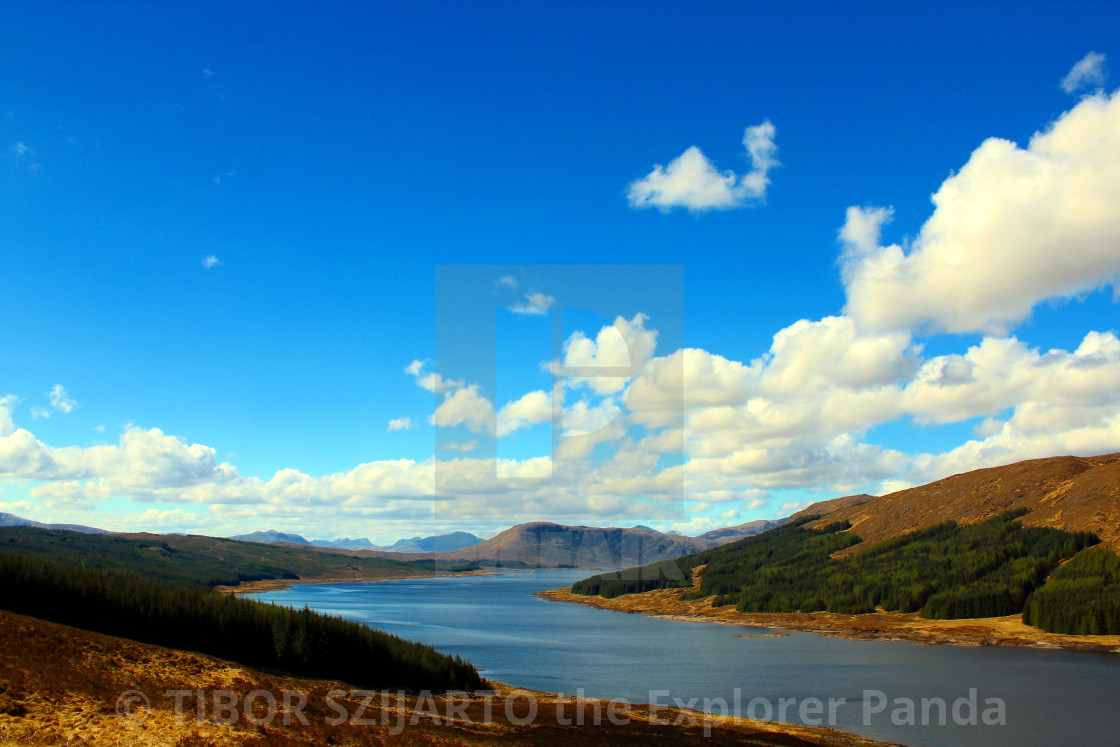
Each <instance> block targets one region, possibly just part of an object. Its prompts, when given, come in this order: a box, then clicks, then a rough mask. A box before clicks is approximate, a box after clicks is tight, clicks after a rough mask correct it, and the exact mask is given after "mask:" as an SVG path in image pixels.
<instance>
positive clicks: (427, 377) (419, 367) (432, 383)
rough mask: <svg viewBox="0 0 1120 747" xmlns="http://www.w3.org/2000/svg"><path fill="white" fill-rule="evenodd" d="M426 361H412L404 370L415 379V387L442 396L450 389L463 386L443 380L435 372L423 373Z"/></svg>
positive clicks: (459, 383) (451, 380)
mask: <svg viewBox="0 0 1120 747" xmlns="http://www.w3.org/2000/svg"><path fill="white" fill-rule="evenodd" d="M426 365H427V361H421V360H414V361H412V363H409V364H408V365H407V366H405V368H404V372H405V373H406V374H408V375H409V376H413V377H415V378H416V385H417V386H419V387H420V388H422V389H427V390H428V391H429V392H432V393H433V394H443V393H444V392H447V391H449V390H452V389H458V388H459V387H461V386H463V382H462V381H458V380H453V379H445V378H443V377H442V376H440V375H439V374H438V373H436V372H434V371H433V372H431V373H425V371H424V367H425V366H426Z"/></svg>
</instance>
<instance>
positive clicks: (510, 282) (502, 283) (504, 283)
mask: <svg viewBox="0 0 1120 747" xmlns="http://www.w3.org/2000/svg"><path fill="white" fill-rule="evenodd" d="M494 285H496V286H498V287H499V288H510V289H511V290H517V278H515V277H514V276H513V275H502V276H501V277H500V278H498V279H497V280H495V281H494Z"/></svg>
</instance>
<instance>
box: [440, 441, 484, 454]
mask: <svg viewBox="0 0 1120 747" xmlns="http://www.w3.org/2000/svg"><path fill="white" fill-rule="evenodd" d="M439 448H440V450H442V451H460V452H464V453H466V452H470V451H474V450H475V449H477V448H478V441H464V442H462V443H456V442H455V441H448V442H447V443H442V444H440V445H439Z"/></svg>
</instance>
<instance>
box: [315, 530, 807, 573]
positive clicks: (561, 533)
mask: <svg viewBox="0 0 1120 747" xmlns="http://www.w3.org/2000/svg"><path fill="white" fill-rule="evenodd" d="M783 521H785V519H781V520H779V521H752V522H748V523H746V524H740V525H739V526H736V527H727V528H724V529H714V530H712V531H710V532H707V533H705V534H702V535H700V536H699V537H686V536H684V535H681V534H679V533H675V532H672V533H669V532H658V531H656V530H654V529H650V528H649V527H645V526H641V525H639V526H635V527H629V528H619V527H607V528H603V527H587V526H567V525H564V524H554V523H552V522H547V521H534V522H529V523H527V524H518V525H517V526H513V527H510V528H509V529H506V530H505V531H503V532H500V533H499V534H497V535H495V536H494V537H491V538H490V539H488V540H481V541H479V540H478V538H477V537H475V536H474V535H472V534H467V533H465V532H456V533H454V534H450V535H442V536H441V537H429V538H424V539H421V540H418V539H417V538H413V539H410V540H402V541H400V542H398V543H397V544H396V545H395V546H393V547H392V549H388V548H386V549H380V550H346V549H344V548H327V547H319V548H316V549H319V550H322V551H324V552H344V553H346V554H348V555H353V556H355V557H379V558H387V559H392V560H411V559H425V560H440V561H452V562H454V561H472V562H473V561H479V562H487V563H502V564H506V565H509V566H518V565H528V566H546V567H556V566H575V567H580V568H603V567H623V566H634V565H642V564H645V563H656V562H658V561H661V560H671V559H673V558H679V557H681V556H682V555H688V554H689V553H693V552H697V551H700V550H707V549H709V548H712V547H716V546H718V545H722V544H725V543H727V542H733V541H735V540H737V539H741V538H742V537H746V536H750V535H751V534H756V533H758V532H762V531H765V530H766V529H769V528H771V527H773V526H776V525H778V524H780V523H781V522H783ZM462 537H465V538H473V540H476V541H477V544H473V545H470V546H466V547H460V548H459V549H456V550H447V551H442V552H441V551H433V550H426V549H424V548H428V547H437V548H438V547H440V545H439V544H438V541H439V540H441V539H442V538H447V541H449V542H450V541H452V540H453V539H455V538H462ZM426 540H433V542H432V543H429V542H427V541H426Z"/></svg>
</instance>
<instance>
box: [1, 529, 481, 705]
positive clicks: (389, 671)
mask: <svg viewBox="0 0 1120 747" xmlns="http://www.w3.org/2000/svg"><path fill="white" fill-rule="evenodd" d="M6 545H7V543H0V600H2V605H3V607H4V608H6V609H8V610H11V611H12V612H16V613H19V614H23V615H30V616H33V617H38V618H41V619H44V620H49V621H51V622H56V623H62V624H64V625H72V626H74V627H78V628H82V629H84V630H91V631H95V632H98V633H105V634H108V635H114V636H120V637H122V638H130V639H132V640H136V641H141V642H144V643H152V644H155V645H159V646H167V647H170V648H177V649H184V650H188V651H197V652H199V653H203V654H209V655H211V656H217V657H219V658H223V659H228V660H231V661H235V662H238V663H240V664H243V665H245V666H248V667H252V668H256V669H262V670H266V671H273V672H278V673H283V674H288V675H292V676H296V677H310V678H317V679H337V680H342V681H345V682H348V683H351V684H354V685H358V686H359V687H364V688H368V689H382V688H385V689H398V688H399V689H406V690H422V689H430V690H473V689H476V688H480V687H482V685H483V683H482V680H481V678H480V677H479V675H478V672H477V671H476V670H475V668H474V667H473V666H472V665H471V664H469V663H468V662H466V661H464V660H463V659H461V658H460V657H458V656H448V655H446V654H442V653H440V652H438V651H436V650H435V649H434V648H432V647H431V646H427V645H424V644H421V643H415V642H412V641H407V640H404V639H402V638H399V637H397V636H394V635H390V634H388V633H384V632H381V631H377V630H373V629H372V628H369V627H366V626H364V625H361V624H359V623H356V622H352V621H349V620H344V619H342V618H339V617H333V616H330V615H324V614H321V613H318V612H314V611H312V610H310V609H308V608H306V607H305V608H304V609H302V610H295V609H291V608H288V607H279V606H275V605H271V604H263V603H260V602H255V601H252V600H248V599H241V598H237V597H232V596H225V595H222V594H219V593H217V592H215V591H213V590H210V589H207V588H205V587H204V586H201V585H198V584H194V583H183V582H181V581H180V582H175V583H167V582H165V581H163V580H156V579H153V578H151V577H147V576H145V575H142V574H141V573H139V572H137V571H135V570H127V569H124V570H122V569H115V570H114V569H107V568H83V567H81V566H80V565H76V564H69V563H63V562H58V561H55V560H49V559H45V558H40V557H31V556H27V555H21V554H17V553H13V552H11V551H9V550H8V549H7V546H6Z"/></svg>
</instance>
